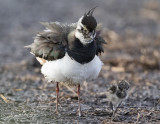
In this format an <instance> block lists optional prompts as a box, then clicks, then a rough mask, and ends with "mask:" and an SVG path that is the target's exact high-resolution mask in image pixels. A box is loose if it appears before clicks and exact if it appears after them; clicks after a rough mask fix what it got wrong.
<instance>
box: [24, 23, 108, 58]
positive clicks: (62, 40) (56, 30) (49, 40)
mask: <svg viewBox="0 0 160 124" xmlns="http://www.w3.org/2000/svg"><path fill="white" fill-rule="evenodd" d="M42 24H43V25H44V26H45V27H46V30H44V31H43V32H40V33H38V34H37V35H36V37H35V40H34V42H33V43H32V44H31V45H28V46H25V47H26V48H30V49H31V53H33V54H34V55H35V56H36V57H40V58H43V59H45V60H57V59H61V58H63V57H64V55H65V53H66V52H67V49H68V48H67V45H68V44H70V43H71V42H74V40H75V36H71V37H68V36H69V34H70V33H71V32H74V31H75V30H76V26H77V24H71V25H67V24H61V23H59V22H51V23H47V22H46V23H42ZM98 31H99V30H98ZM94 42H95V43H96V45H95V47H96V54H97V55H98V53H101V52H103V44H106V42H105V41H104V40H103V38H102V37H100V36H98V35H97V36H96V37H95V40H94Z"/></svg>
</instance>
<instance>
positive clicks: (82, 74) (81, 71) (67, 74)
mask: <svg viewBox="0 0 160 124" xmlns="http://www.w3.org/2000/svg"><path fill="white" fill-rule="evenodd" d="M102 65H103V63H102V62H101V60H100V59H99V57H98V56H95V57H94V59H93V60H92V61H91V62H89V63H87V64H80V63H78V62H76V61H74V60H73V59H71V58H70V57H69V56H68V54H67V53H66V55H65V56H64V57H63V58H62V59H58V60H54V61H48V62H46V63H45V64H44V65H43V66H42V69H41V72H42V74H44V76H45V77H46V79H47V80H48V81H56V82H74V83H81V82H83V81H85V80H92V79H95V78H97V77H98V75H99V72H100V70H101V68H102Z"/></svg>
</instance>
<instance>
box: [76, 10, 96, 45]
mask: <svg viewBox="0 0 160 124" xmlns="http://www.w3.org/2000/svg"><path fill="white" fill-rule="evenodd" d="M95 8H96V7H94V8H92V9H90V10H89V11H88V12H87V13H85V14H84V16H82V17H81V18H80V19H79V21H78V23H77V28H76V32H75V36H76V38H78V39H79V40H80V41H81V43H82V44H88V43H91V42H92V41H93V40H94V38H95V36H96V32H95V29H96V27H97V21H96V19H95V18H94V17H93V16H92V15H93V12H94V10H95Z"/></svg>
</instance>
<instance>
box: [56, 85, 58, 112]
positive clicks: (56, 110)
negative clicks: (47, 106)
mask: <svg viewBox="0 0 160 124" xmlns="http://www.w3.org/2000/svg"><path fill="white" fill-rule="evenodd" d="M58 98H59V85H58V82H57V84H56V113H57V114H58V113H59V111H58V103H59V99H58Z"/></svg>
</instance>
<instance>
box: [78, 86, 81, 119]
mask: <svg viewBox="0 0 160 124" xmlns="http://www.w3.org/2000/svg"><path fill="white" fill-rule="evenodd" d="M77 94H78V115H79V116H82V113H81V105H80V84H78V88H77Z"/></svg>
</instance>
